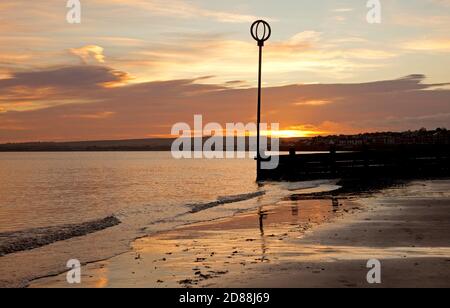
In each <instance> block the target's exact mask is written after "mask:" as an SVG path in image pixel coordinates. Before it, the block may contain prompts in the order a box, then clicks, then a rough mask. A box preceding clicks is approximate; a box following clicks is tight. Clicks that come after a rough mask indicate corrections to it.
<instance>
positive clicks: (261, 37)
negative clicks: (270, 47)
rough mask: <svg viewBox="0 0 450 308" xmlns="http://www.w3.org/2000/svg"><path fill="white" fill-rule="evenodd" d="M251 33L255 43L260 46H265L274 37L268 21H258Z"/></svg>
mask: <svg viewBox="0 0 450 308" xmlns="http://www.w3.org/2000/svg"><path fill="white" fill-rule="evenodd" d="M250 33H251V34H252V37H253V38H254V39H255V41H257V42H258V46H264V42H265V41H267V40H268V39H269V38H270V36H271V35H272V28H270V25H269V23H267V22H266V21H264V20H257V21H255V22H254V23H253V25H252V27H251V29H250Z"/></svg>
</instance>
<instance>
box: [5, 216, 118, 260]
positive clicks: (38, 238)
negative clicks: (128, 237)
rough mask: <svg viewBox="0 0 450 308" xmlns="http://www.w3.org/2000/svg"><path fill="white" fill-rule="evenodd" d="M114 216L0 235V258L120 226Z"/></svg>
mask: <svg viewBox="0 0 450 308" xmlns="http://www.w3.org/2000/svg"><path fill="white" fill-rule="evenodd" d="M120 223H121V221H120V220H119V219H117V218H116V217H114V216H108V217H105V218H103V219H98V220H93V221H89V222H85V223H81V224H71V225H61V226H54V227H43V228H35V229H29V230H23V231H15V232H5V233H0V256H5V255H7V254H11V253H15V252H19V251H24V250H31V249H35V248H39V247H42V246H46V245H50V244H52V243H55V242H59V241H64V240H68V239H71V238H74V237H79V236H84V235H87V234H90V233H94V232H98V231H101V230H104V229H107V228H110V227H114V226H116V225H118V224H120Z"/></svg>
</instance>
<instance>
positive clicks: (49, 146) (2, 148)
mask: <svg viewBox="0 0 450 308" xmlns="http://www.w3.org/2000/svg"><path fill="white" fill-rule="evenodd" d="M173 140H174V139H136V140H104V141H77V142H28V143H8V144H1V145H0V152H13V151H14V152H47V151H48V152H65V151H69V152H70V151H73V152H75V151H169V150H170V148H171V144H172V142H173Z"/></svg>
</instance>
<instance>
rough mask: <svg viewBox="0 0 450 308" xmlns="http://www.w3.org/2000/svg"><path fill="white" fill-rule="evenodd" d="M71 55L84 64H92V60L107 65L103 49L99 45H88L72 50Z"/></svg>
mask: <svg viewBox="0 0 450 308" xmlns="http://www.w3.org/2000/svg"><path fill="white" fill-rule="evenodd" d="M70 53H72V54H73V55H75V56H77V57H79V58H80V59H81V60H82V61H83V63H85V64H87V63H90V62H91V61H92V60H94V61H95V62H98V63H105V56H104V55H103V48H102V47H100V46H97V45H88V46H84V47H81V48H72V49H70Z"/></svg>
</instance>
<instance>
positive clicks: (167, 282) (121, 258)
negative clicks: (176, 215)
mask: <svg viewBox="0 0 450 308" xmlns="http://www.w3.org/2000/svg"><path fill="white" fill-rule="evenodd" d="M449 184H450V181H448V180H439V181H438V180H428V181H413V182H405V183H403V184H399V185H395V186H393V187H390V188H384V189H381V190H376V191H372V192H369V193H368V192H364V193H358V194H356V193H349V192H345V193H342V194H337V195H336V194H334V195H333V194H322V195H317V194H311V195H301V196H295V197H290V198H285V199H284V200H282V201H279V202H277V203H275V204H273V205H270V206H267V205H266V206H263V207H261V208H258V209H254V210H249V211H246V212H242V213H238V214H236V215H233V216H232V217H227V218H223V219H217V220H213V221H208V222H201V223H194V224H190V225H185V226H180V227H177V228H175V229H173V230H170V231H164V232H160V233H157V234H154V235H151V236H146V237H142V238H140V239H137V240H136V241H134V242H133V243H132V245H131V248H130V249H129V251H128V252H126V253H122V254H120V255H117V256H115V257H113V258H109V259H107V260H103V261H99V262H93V263H89V264H86V265H84V266H83V267H82V268H81V270H82V271H81V272H82V283H81V284H79V285H69V284H68V283H67V282H66V275H65V274H60V275H56V276H52V277H45V278H42V279H38V280H34V281H32V282H31V283H30V284H29V286H30V287H98V288H101V287H113V288H114V287H126V288H128V287H187V288H192V287H195V288H202V287H237V288H248V287H254V288H258V287H261V288H282V287H342V288H348V287H449V286H450V247H449V243H450V223H449V222H450V194H449V190H448V187H449ZM293 194H294V193H293ZM371 259H377V260H379V261H380V262H381V279H382V281H381V284H369V283H368V281H367V279H366V276H367V273H368V271H369V270H370V269H368V268H367V262H368V261H369V260H371Z"/></svg>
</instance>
